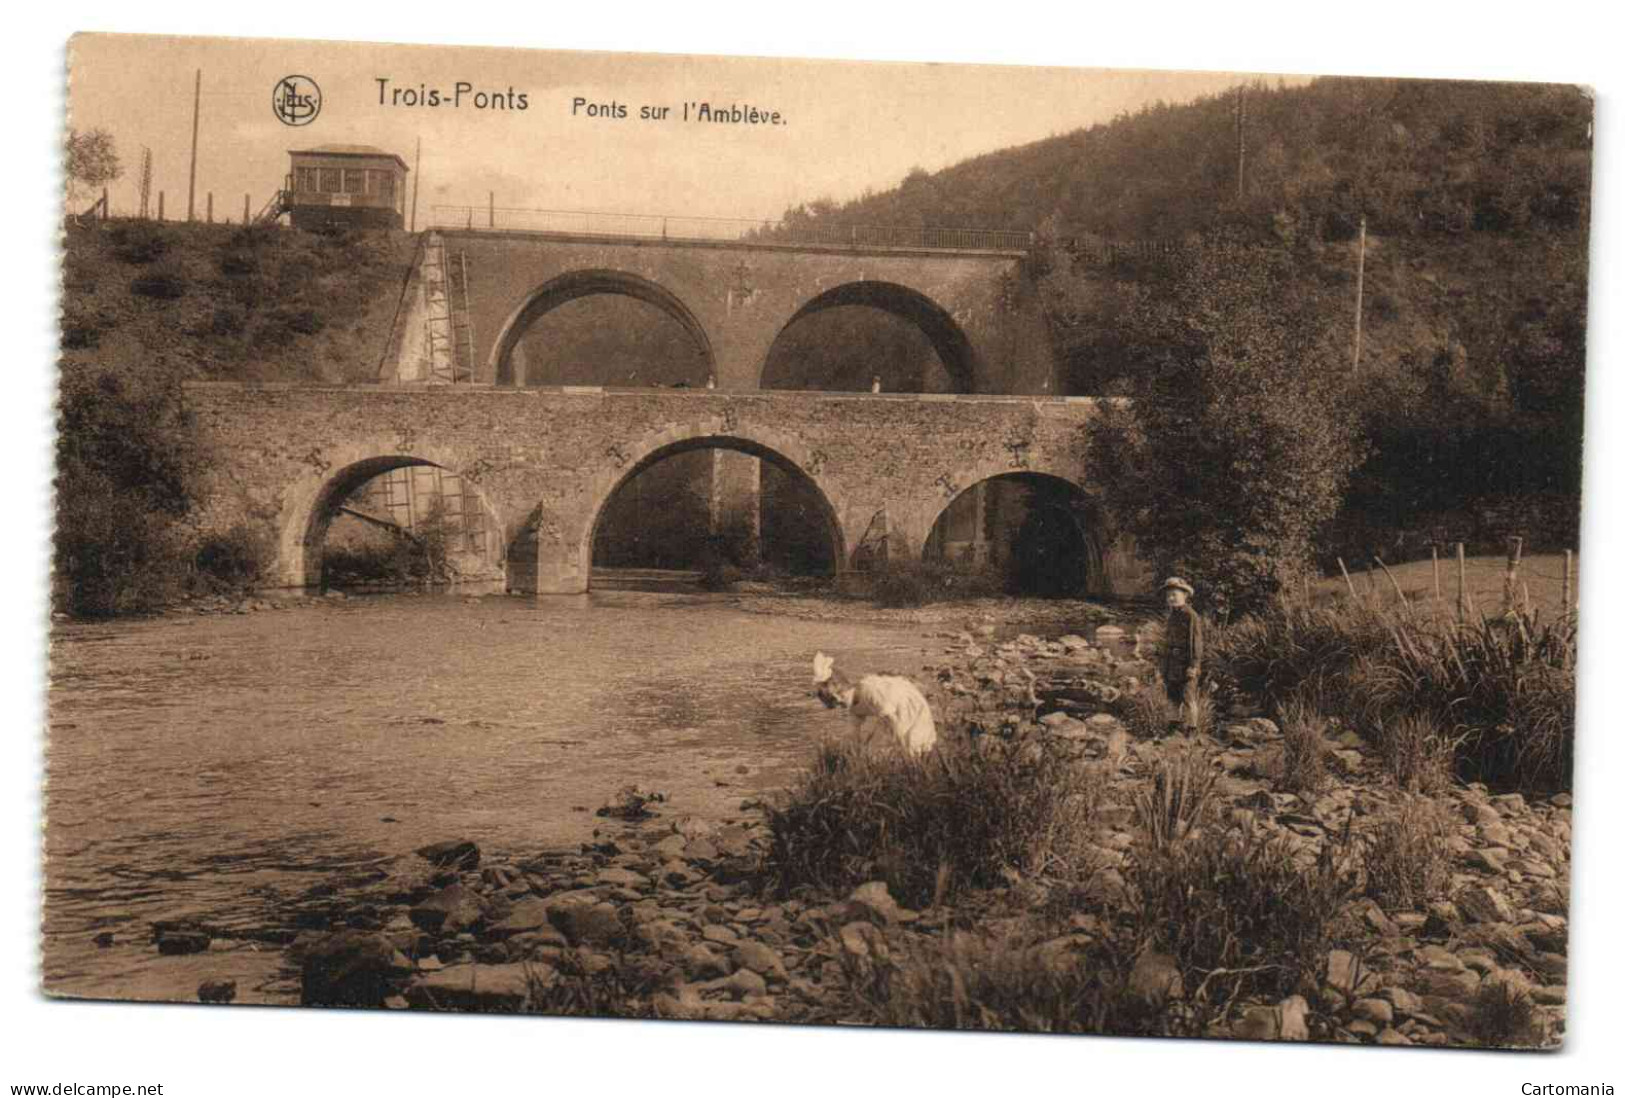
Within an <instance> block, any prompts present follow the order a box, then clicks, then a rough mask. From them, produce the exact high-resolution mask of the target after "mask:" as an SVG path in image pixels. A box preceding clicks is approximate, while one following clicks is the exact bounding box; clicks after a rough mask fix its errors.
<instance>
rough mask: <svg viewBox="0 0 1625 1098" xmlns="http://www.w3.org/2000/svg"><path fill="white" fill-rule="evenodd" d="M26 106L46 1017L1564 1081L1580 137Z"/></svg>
mask: <svg viewBox="0 0 1625 1098" xmlns="http://www.w3.org/2000/svg"><path fill="white" fill-rule="evenodd" d="M68 59H69V65H70V74H69V93H68V119H67V122H68V132H67V134H66V138H65V147H64V159H63V171H64V179H65V184H66V194H65V205H64V207H63V210H62V214H61V223H62V230H61V233H62V235H61V241H62V270H61V280H62V281H61V342H60V356H59V367H58V368H59V385H60V391H59V406H58V420H57V436H56V441H55V457H56V481H55V486H56V497H55V498H56V512H55V522H56V526H55V534H54V541H53V547H52V553H53V558H52V559H53V570H52V578H51V603H52V625H51V642H50V686H49V698H48V719H49V743H48V752H47V761H46V773H47V790H46V798H47V800H46V819H45V825H46V826H45V842H44V913H43V962H42V980H43V989H44V991H45V992H46V993H47V994H48V995H51V996H54V997H63V998H83V999H100V1000H138V1001H166V1002H190V1003H197V1002H201V1003H206V1004H216V1005H227V1004H230V1005H235V1006H241V1005H273V1006H302V1007H346V1008H359V1009H374V1010H380V1011H391V1010H393V1011H406V1012H476V1013H500V1014H516V1013H533V1014H541V1015H581V1016H594V1017H611V1018H635V1019H682V1020H691V1021H726V1022H771V1023H799V1024H815V1025H834V1024H842V1025H868V1026H889V1027H911V1028H927V1029H964V1030H1003V1031H1018V1032H1046V1033H1070V1034H1106V1035H1118V1036H1179V1037H1195V1038H1210V1039H1224V1040H1246V1041H1257V1042H1267V1041H1283V1042H1321V1043H1328V1044H1344V1045H1384V1046H1435V1047H1449V1048H1473V1049H1486V1048H1495V1049H1505V1048H1510V1049H1551V1048H1554V1047H1556V1046H1558V1045H1560V1044H1561V1043H1562V1041H1563V1039H1564V1033H1565V1026H1566V1021H1567V1015H1566V1001H1567V983H1568V970H1569V965H1568V952H1569V951H1568V938H1569V922H1568V920H1569V915H1570V904H1569V895H1570V891H1569V878H1570V868H1571V862H1570V849H1571V837H1572V836H1571V810H1572V776H1573V769H1574V743H1575V723H1576V721H1575V711H1576V705H1575V675H1576V656H1577V647H1576V638H1577V623H1578V617H1579V586H1580V585H1579V577H1580V555H1579V548H1580V545H1579V530H1580V483H1581V478H1580V472H1581V444H1582V429H1583V425H1584V396H1585V365H1586V330H1587V323H1586V322H1587V274H1588V272H1587V256H1588V233H1589V228H1590V221H1591V194H1592V187H1591V180H1592V117H1593V100H1592V96H1591V94H1590V93H1589V92H1588V91H1587V90H1586V89H1584V88H1581V87H1576V86H1569V85H1555V84H1534V83H1522V84H1519V83H1486V82H1470V81H1449V80H1402V79H1374V78H1346V77H1336V76H1303V75H1289V74H1282V75H1274V74H1271V75H1267V76H1261V75H1258V74H1240V73H1222V72H1157V71H1116V70H1104V69H1096V70H1085V69H1059V68H1036V67H1035V68H1020V67H998V66H973V65H920V64H882V63H846V62H831V61H803V60H787V59H747V58H722V57H696V56H677V55H639V54H614V53H566V52H545V51H529V50H516V49H496V48H465V47H455V48H453V47H428V46H388V45H370V44H362V43H335V42H315V41H298V40H269V39H223V38H221V39H213V38H177V37H157V36H135V35H113V34H83V35H79V36H76V37H75V38H74V39H73V40H72V42H71V43H70V44H69V47H68ZM65 1009H78V1008H72V1007H70V1008H65ZM740 1039H741V1040H748V1039H749V1035H748V1034H747V1035H743V1036H742V1037H741V1038H740ZM1271 1054H1272V1055H1273V1051H1272V1053H1271ZM1338 1055H1342V1054H1341V1053H1339V1054H1338ZM1350 1055H1355V1056H1357V1057H1358V1055H1359V1054H1350ZM1596 1092H1597V1093H1602V1091H1600V1090H1599V1091H1596ZM1526 1093H1528V1092H1527V1091H1526ZM1608 1093H1612V1090H1611V1089H1610V1090H1609V1091H1608Z"/></svg>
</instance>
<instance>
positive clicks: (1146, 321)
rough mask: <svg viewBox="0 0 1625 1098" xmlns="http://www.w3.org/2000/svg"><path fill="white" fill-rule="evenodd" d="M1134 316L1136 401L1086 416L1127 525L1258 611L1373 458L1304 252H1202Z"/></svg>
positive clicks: (1108, 500)
mask: <svg viewBox="0 0 1625 1098" xmlns="http://www.w3.org/2000/svg"><path fill="white" fill-rule="evenodd" d="M1180 264H1181V266H1180V269H1179V270H1178V271H1177V272H1176V273H1175V274H1174V276H1173V278H1172V280H1171V282H1170V284H1169V285H1168V287H1167V289H1166V290H1164V291H1161V292H1158V293H1156V294H1154V295H1149V296H1147V297H1146V298H1144V299H1142V300H1141V301H1140V302H1139V303H1138V304H1137V305H1136V306H1135V307H1134V308H1132V309H1131V310H1130V311H1129V312H1128V313H1127V314H1126V315H1125V317H1124V318H1123V323H1124V328H1125V334H1124V343H1125V345H1127V346H1129V347H1131V348H1133V350H1134V353H1135V357H1136V363H1135V368H1134V369H1133V370H1132V371H1131V373H1130V374H1129V376H1128V379H1127V385H1128V389H1129V396H1130V399H1129V400H1128V401H1124V402H1113V403H1111V404H1108V405H1107V406H1105V407H1103V409H1102V413H1101V415H1100V417H1098V419H1097V421H1096V422H1094V423H1093V424H1091V426H1090V427H1089V428H1088V434H1087V441H1086V446H1087V448H1088V454H1089V461H1090V466H1091V468H1092V469H1093V470H1094V472H1095V475H1096V479H1097V481H1098V482H1099V483H1100V484H1101V485H1102V486H1103V493H1104V496H1105V500H1104V502H1105V504H1106V506H1107V509H1108V510H1109V511H1110V513H1112V514H1113V516H1114V519H1115V521H1116V523H1117V524H1118V526H1119V527H1120V528H1121V529H1122V530H1123V531H1125V532H1127V533H1130V534H1132V535H1133V536H1134V538H1135V540H1136V543H1137V544H1138V546H1139V548H1140V550H1141V552H1143V553H1144V554H1145V555H1146V556H1147V557H1148V558H1149V559H1150V560H1151V561H1152V562H1153V563H1154V564H1155V565H1156V567H1157V568H1158V569H1159V572H1160V573H1161V574H1163V575H1168V574H1179V575H1182V576H1184V577H1186V578H1187V579H1190V580H1192V581H1193V582H1195V583H1196V585H1197V589H1198V590H1199V591H1201V592H1202V594H1203V595H1204V597H1205V599H1206V601H1207V604H1208V606H1209V607H1210V608H1212V609H1214V610H1216V611H1218V612H1220V613H1227V612H1245V611H1249V610H1253V609H1256V608H1257V607H1259V606H1260V605H1262V603H1263V602H1264V601H1265V600H1267V599H1268V598H1269V597H1270V596H1271V595H1273V594H1275V593H1276V592H1278V591H1280V590H1282V589H1283V588H1287V587H1289V586H1290V585H1291V584H1293V583H1294V582H1295V581H1296V580H1297V578H1298V577H1299V576H1301V575H1303V574H1304V571H1305V569H1307V567H1308V566H1309V562H1310V560H1311V558H1312V555H1313V550H1314V546H1315V539H1316V536H1317V534H1318V533H1319V532H1320V530H1321V528H1322V527H1323V526H1324V525H1325V524H1326V522H1327V521H1328V520H1330V519H1331V518H1332V517H1333V515H1335V514H1336V512H1337V509H1338V506H1339V504H1340V502H1341V500H1342V495H1343V491H1344V488H1345V486H1346V484H1347V481H1348V476H1349V473H1350V471H1351V470H1352V469H1353V467H1354V466H1355V464H1356V462H1357V461H1358V459H1359V457H1360V454H1361V443H1360V436H1359V424H1358V418H1357V417H1356V416H1354V415H1352V414H1350V413H1349V409H1348V400H1347V394H1346V392H1345V387H1344V385H1343V383H1342V381H1341V370H1342V361H1343V355H1344V354H1345V349H1344V348H1343V346H1342V343H1341V335H1342V333H1340V332H1339V333H1335V334H1336V335H1337V336H1338V337H1339V338H1338V341H1337V342H1336V344H1335V345H1334V344H1333V342H1332V341H1331V338H1330V337H1331V335H1332V334H1333V333H1329V332H1327V331H1326V330H1325V325H1324V323H1323V322H1321V321H1320V319H1319V318H1320V317H1322V316H1324V315H1325V313H1324V312H1323V311H1322V310H1320V309H1317V308H1316V307H1315V303H1314V302H1313V301H1312V300H1311V293H1310V291H1309V290H1307V289H1306V288H1305V287H1306V286H1307V285H1308V280H1307V279H1303V278H1301V277H1297V275H1296V272H1295V271H1294V268H1293V261H1292V259H1291V258H1290V257H1289V256H1286V255H1284V254H1282V253H1279V252H1269V251H1265V250H1263V249H1258V248H1251V247H1241V246H1219V247H1213V246H1208V247H1204V248H1201V249H1194V250H1192V251H1191V252H1190V253H1189V254H1188V255H1186V256H1184V257H1183V258H1182V259H1181V260H1180Z"/></svg>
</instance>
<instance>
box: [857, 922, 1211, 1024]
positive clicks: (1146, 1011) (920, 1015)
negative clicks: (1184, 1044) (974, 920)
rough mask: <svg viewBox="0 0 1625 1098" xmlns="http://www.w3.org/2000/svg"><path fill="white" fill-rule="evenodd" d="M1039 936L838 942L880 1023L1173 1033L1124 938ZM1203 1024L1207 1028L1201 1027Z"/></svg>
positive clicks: (865, 1006)
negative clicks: (1078, 940)
mask: <svg viewBox="0 0 1625 1098" xmlns="http://www.w3.org/2000/svg"><path fill="white" fill-rule="evenodd" d="M1052 947H1053V941H1052V942H1051V943H1050V944H1049V946H1046V945H1045V944H1044V943H1042V942H1038V941H1036V940H1033V939H1031V938H1016V939H1012V938H1011V937H1009V936H1006V935H1001V936H999V937H998V938H992V937H990V936H987V935H981V934H973V933H968V932H965V931H955V932H953V933H950V934H948V935H945V936H942V937H933V938H914V937H910V938H907V939H903V938H901V937H899V938H894V939H892V940H889V941H887V942H885V943H884V944H883V945H882V947H881V948H879V949H873V948H872V949H871V950H870V951H869V952H868V953H867V954H857V953H854V952H852V951H851V950H846V949H840V948H838V943H837V952H836V955H837V956H838V957H839V958H840V965H841V975H842V978H843V980H844V983H845V985H846V992H847V995H848V997H849V998H850V1001H851V1003H852V1006H853V1008H854V1009H855V1010H856V1012H857V1015H858V1019H859V1020H862V1021H867V1022H870V1023H872V1024H875V1025H883V1026H908V1027H911V1028H926V1029H970V1030H1000V1031H1016V1032H1026V1033H1112V1034H1129V1033H1141V1034H1172V1033H1183V1032H1191V1030H1190V1029H1186V1030H1179V1029H1176V1028H1175V1027H1176V1025H1177V1022H1176V1019H1175V1017H1174V1016H1173V1014H1172V1012H1168V1011H1165V1010H1163V1009H1161V1008H1157V1007H1153V1006H1151V1005H1149V1004H1147V1003H1146V1002H1145V1001H1144V1000H1142V999H1140V998H1139V997H1138V996H1134V995H1131V994H1129V993H1128V990H1127V985H1128V979H1129V975H1130V973H1131V972H1132V970H1133V960H1134V955H1133V953H1132V952H1131V951H1130V950H1129V949H1127V948H1125V947H1124V946H1123V945H1122V944H1121V942H1120V941H1118V940H1117V939H1114V938H1106V939H1103V940H1096V941H1094V942H1091V943H1090V944H1089V945H1088V946H1087V947H1083V948H1081V949H1080V950H1079V951H1078V952H1077V953H1075V954H1068V953H1059V954H1058V953H1056V952H1055V951H1054V950H1053V948H1052ZM1194 1032H1200V1029H1199V1028H1198V1029H1195V1030H1194Z"/></svg>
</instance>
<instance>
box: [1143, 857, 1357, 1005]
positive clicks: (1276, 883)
mask: <svg viewBox="0 0 1625 1098" xmlns="http://www.w3.org/2000/svg"><path fill="white" fill-rule="evenodd" d="M1350 845H1351V844H1350V841H1349V835H1348V831H1347V829H1345V830H1344V832H1343V833H1342V834H1341V835H1334V836H1330V837H1328V839H1327V841H1326V844H1325V845H1324V846H1323V847H1322V848H1321V852H1320V855H1319V857H1318V858H1317V859H1316V861H1315V863H1314V864H1313V865H1312V866H1310V867H1307V868H1305V867H1304V866H1302V865H1301V864H1300V863H1299V860H1298V857H1297V855H1296V853H1295V844H1294V842H1293V840H1292V838H1291V837H1290V836H1289V835H1286V834H1282V833H1275V834H1272V835H1266V834H1265V833H1263V832H1261V831H1259V830H1258V829H1256V828H1255V827H1253V826H1251V825H1249V826H1245V827H1242V828H1238V829H1234V830H1232V831H1230V832H1228V833H1223V832H1220V831H1218V830H1217V829H1214V828H1209V829H1207V830H1204V831H1203V832H1202V833H1201V834H1200V835H1198V836H1195V837H1194V838H1192V839H1190V840H1189V841H1186V842H1180V843H1169V844H1162V845H1158V844H1156V843H1146V844H1143V845H1142V846H1140V847H1137V848H1135V850H1134V851H1133V856H1132V857H1131V858H1130V860H1129V863H1128V867H1129V871H1128V880H1129V882H1130V883H1131V884H1132V885H1133V887H1134V889H1135V892H1136V894H1137V896H1138V898H1139V907H1138V915H1139V921H1140V927H1141V932H1142V933H1143V934H1144V935H1145V937H1146V939H1147V942H1148V944H1154V945H1155V946H1156V947H1157V948H1159V949H1162V950H1164V951H1166V952H1168V953H1170V954H1172V955H1173V957H1174V958H1175V961H1176V962H1177V964H1178V965H1179V968H1180V970H1181V972H1183V973H1187V974H1194V975H1195V976H1196V977H1197V978H1198V979H1197V984H1196V992H1195V993H1194V994H1195V997H1197V998H1201V997H1202V995H1203V994H1204V993H1203V992H1202V988H1203V986H1206V987H1207V988H1208V990H1207V992H1206V993H1205V994H1207V995H1209V996H1210V997H1211V999H1212V1001H1214V1002H1219V1003H1223V1002H1227V1001H1231V1000H1234V999H1237V998H1239V997H1240V996H1241V995H1242V994H1244V993H1246V992H1248V991H1256V992H1259V993H1263V994H1266V995H1270V996H1280V995H1286V994H1290V993H1291V992H1292V989H1294V988H1295V987H1297V985H1298V983H1299V981H1300V980H1301V979H1303V978H1305V977H1307V976H1310V975H1312V974H1313V973H1314V972H1315V971H1316V970H1317V969H1318V967H1319V965H1320V960H1321V957H1322V955H1323V954H1324V952H1325V949H1326V946H1327V943H1328V940H1329V932H1330V927H1331V925H1332V921H1333V919H1334V918H1335V917H1336V915H1337V912H1338V909H1339V908H1341V907H1342V906H1343V904H1344V903H1346V902H1347V901H1348V900H1349V899H1350V898H1351V897H1352V896H1353V895H1354V892H1355V888H1356V885H1357V883H1358V878H1357V875H1356V874H1355V873H1354V872H1353V868H1352V864H1351V863H1352V858H1351V856H1350V854H1349V848H1350ZM1186 979H1187V983H1189V982H1190V980H1191V977H1190V976H1189V975H1187V977H1186Z"/></svg>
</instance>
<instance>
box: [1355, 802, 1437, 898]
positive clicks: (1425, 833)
mask: <svg viewBox="0 0 1625 1098" xmlns="http://www.w3.org/2000/svg"><path fill="white" fill-rule="evenodd" d="M1449 837H1450V829H1449V822H1448V818H1447V817H1446V816H1445V813H1444V810H1443V809H1441V808H1440V807H1439V806H1438V805H1436V804H1434V803H1432V802H1431V801H1427V800H1424V799H1422V798H1420V797H1407V798H1405V800H1404V801H1402V802H1401V803H1400V804H1399V806H1398V807H1397V808H1396V809H1394V811H1392V812H1390V813H1389V814H1388V815H1386V816H1384V817H1383V818H1381V819H1380V820H1378V821H1377V824H1376V826H1375V827H1374V828H1373V829H1372V831H1371V834H1370V836H1369V837H1368V840H1367V842H1366V845H1365V857H1364V860H1365V872H1366V891H1367V892H1368V893H1369V894H1370V896H1371V898H1372V899H1373V900H1376V901H1377V902H1378V903H1380V904H1382V906H1383V907H1385V908H1387V909H1388V910H1390V911H1414V910H1416V909H1419V908H1421V907H1423V906H1424V905H1425V904H1426V903H1427V902H1428V901H1429V900H1432V899H1436V898H1437V897H1438V896H1439V895H1440V894H1441V893H1442V892H1443V890H1444V887H1445V885H1446V884H1447V883H1448V882H1449V879H1450V865H1449V861H1448V858H1449V854H1448V847H1446V845H1445V842H1446V840H1447V839H1449Z"/></svg>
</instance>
